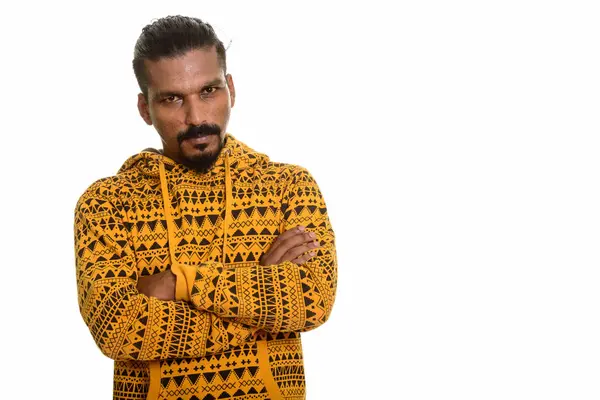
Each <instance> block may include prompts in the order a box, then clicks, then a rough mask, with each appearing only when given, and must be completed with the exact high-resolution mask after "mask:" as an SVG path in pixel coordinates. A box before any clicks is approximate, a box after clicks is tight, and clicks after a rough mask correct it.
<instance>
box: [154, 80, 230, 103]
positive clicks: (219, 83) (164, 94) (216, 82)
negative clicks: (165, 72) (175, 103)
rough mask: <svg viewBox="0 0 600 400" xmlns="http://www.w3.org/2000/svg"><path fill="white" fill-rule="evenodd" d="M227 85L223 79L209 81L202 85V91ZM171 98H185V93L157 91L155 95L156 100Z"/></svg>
mask: <svg viewBox="0 0 600 400" xmlns="http://www.w3.org/2000/svg"><path fill="white" fill-rule="evenodd" d="M222 85H225V80H224V79H223V78H215V79H213V80H212V81H208V82H206V83H205V84H203V85H202V89H204V88H207V87H210V86H222ZM169 96H177V97H184V94H183V93H180V92H176V91H173V90H165V91H162V92H161V91H157V92H156V93H155V94H154V98H155V99H161V98H165V97H169Z"/></svg>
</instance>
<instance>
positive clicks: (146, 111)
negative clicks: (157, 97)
mask: <svg viewBox="0 0 600 400" xmlns="http://www.w3.org/2000/svg"><path fill="white" fill-rule="evenodd" d="M137 106H138V111H139V112H140V116H141V117H142V119H143V120H144V121H146V123H147V124H148V125H152V118H150V108H149V107H148V102H147V101H146V97H144V94H143V93H140V94H138V103H137Z"/></svg>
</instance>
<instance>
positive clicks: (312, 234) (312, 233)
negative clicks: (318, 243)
mask: <svg viewBox="0 0 600 400" xmlns="http://www.w3.org/2000/svg"><path fill="white" fill-rule="evenodd" d="M308 236H310V237H311V238H315V237H317V235H315V233H314V232H311V233H309V234H308Z"/></svg>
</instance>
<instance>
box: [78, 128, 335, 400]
mask: <svg viewBox="0 0 600 400" xmlns="http://www.w3.org/2000/svg"><path fill="white" fill-rule="evenodd" d="M161 164H162V165H163V168H164V169H163V171H165V175H164V176H165V177H166V180H164V179H163V180H162V181H161V174H160V170H161ZM164 191H166V192H167V193H163V192H164ZM164 195H166V198H167V199H168V200H167V201H168V202H169V204H168V207H166V208H165V204H164V198H165V197H163V196H164ZM166 209H169V210H170V213H169V215H167V214H166V211H165V210H166ZM296 225H304V226H305V227H306V231H308V232H315V233H316V235H317V239H318V240H319V242H320V244H321V246H320V247H319V248H318V249H316V252H317V254H316V256H315V257H313V258H312V259H310V260H309V261H308V262H306V263H304V264H303V265H296V264H293V263H291V262H284V263H281V264H276V265H271V266H260V265H259V260H260V257H261V256H262V255H263V254H264V253H265V252H266V251H267V250H268V249H269V248H270V246H271V244H272V243H273V241H274V240H275V239H277V237H278V236H279V235H280V234H281V233H283V232H284V231H286V230H288V229H291V228H292V227H295V226H296ZM169 226H171V227H172V228H171V230H172V231H171V232H169ZM169 235H171V240H169ZM170 242H171V243H170ZM75 253H76V273H77V287H78V299H79V308H80V311H81V315H82V317H83V319H84V321H85V323H86V324H87V326H88V328H89V330H90V332H91V334H92V337H93V338H94V340H95V342H96V344H97V346H98V347H99V348H100V350H101V351H102V352H103V354H105V355H106V356H108V357H110V358H112V359H113V360H115V366H114V385H113V394H114V399H146V398H152V399H222V398H228V399H304V398H305V377H304V366H303V357H302V344H301V339H300V332H306V331H309V330H312V329H314V328H316V327H318V326H320V325H322V324H323V323H324V322H325V321H326V320H327V319H328V317H329V315H330V313H331V309H332V307H333V303H334V299H335V292H336V286H337V260H336V252H335V237H334V232H333V229H332V227H331V224H330V221H329V218H328V215H327V208H326V204H325V201H324V199H323V196H322V194H321V192H320V190H319V187H318V185H317V183H316V181H315V179H314V178H313V177H312V176H311V174H310V173H309V172H308V171H307V170H306V169H305V168H303V167H300V166H296V165H291V164H284V163H277V162H272V161H270V160H269V158H268V157H267V156H266V155H264V154H262V153H258V152H256V151H254V150H253V149H251V148H250V147H248V146H247V145H245V144H244V143H242V142H241V141H239V140H237V139H236V138H234V137H233V136H232V135H230V134H228V135H227V138H226V142H225V147H224V149H223V151H222V152H221V154H220V155H219V157H218V159H217V160H216V162H215V164H214V166H213V167H212V168H211V170H210V171H208V172H207V173H204V174H200V173H197V172H196V171H193V170H190V169H188V168H186V167H185V166H183V165H180V164H177V163H175V162H174V161H172V160H170V159H169V158H167V157H164V156H163V155H162V154H160V153H159V152H156V151H144V152H141V153H139V154H137V155H135V156H133V157H131V158H130V159H128V160H127V161H126V162H125V164H124V165H123V167H122V168H121V169H120V170H119V172H118V174H117V175H116V176H113V177H109V178H104V179H101V180H99V181H97V182H95V183H94V184H92V185H91V186H90V187H89V188H88V189H87V190H86V191H85V193H84V194H83V195H82V196H81V197H80V199H79V201H78V203H77V206H76V210H75ZM168 268H171V269H172V270H174V271H175V269H177V270H178V271H181V272H180V273H181V275H178V278H177V293H178V294H177V301H161V300H158V299H156V298H154V297H147V296H145V295H143V294H141V293H139V292H138V291H137V289H136V284H137V280H138V278H139V277H140V276H145V275H151V274H155V273H159V272H162V271H165V270H166V269H168ZM182 277H183V278H182ZM184 292H185V293H184ZM181 293H184V294H183V295H181Z"/></svg>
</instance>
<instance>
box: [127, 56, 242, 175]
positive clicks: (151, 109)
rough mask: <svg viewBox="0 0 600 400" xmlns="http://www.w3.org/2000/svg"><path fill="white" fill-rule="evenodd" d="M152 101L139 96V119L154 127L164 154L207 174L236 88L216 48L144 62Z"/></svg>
mask: <svg viewBox="0 0 600 400" xmlns="http://www.w3.org/2000/svg"><path fill="white" fill-rule="evenodd" d="M145 66H146V74H147V77H148V99H147V101H146V99H145V98H144V96H143V94H141V93H140V94H139V95H138V109H139V111H140V115H141V116H142V118H143V119H144V121H146V123H148V124H149V125H154V127H155V128H156V130H157V131H158V134H159V135H160V137H161V139H162V142H163V150H164V154H165V155H166V156H167V157H169V158H171V159H173V160H175V161H177V162H179V163H181V164H184V165H187V166H189V167H191V168H194V169H197V170H200V171H205V170H206V169H208V168H209V167H210V166H211V165H212V163H213V162H214V160H216V158H217V156H218V155H219V152H220V151H221V149H222V147H223V140H224V138H225V133H226V129H227V123H228V122H229V114H230V112H231V107H233V105H234V103H235V89H234V86H233V79H232V78H231V75H227V76H225V74H224V72H223V70H222V68H221V66H220V64H219V59H218V56H217V52H216V49H215V47H214V46H212V47H209V48H203V49H196V50H191V51H189V52H187V53H185V54H184V55H183V56H180V57H177V58H162V59H160V60H158V61H148V60H146V61H145Z"/></svg>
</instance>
